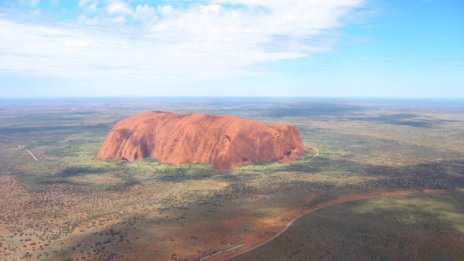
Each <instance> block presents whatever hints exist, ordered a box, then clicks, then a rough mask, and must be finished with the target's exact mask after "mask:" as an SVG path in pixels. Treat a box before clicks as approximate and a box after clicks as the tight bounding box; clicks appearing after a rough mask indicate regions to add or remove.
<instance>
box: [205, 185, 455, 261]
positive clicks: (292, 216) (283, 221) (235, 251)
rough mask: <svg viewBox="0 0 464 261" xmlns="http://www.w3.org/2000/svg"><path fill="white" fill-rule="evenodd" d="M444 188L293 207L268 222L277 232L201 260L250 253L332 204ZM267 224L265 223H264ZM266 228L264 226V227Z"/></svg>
mask: <svg viewBox="0 0 464 261" xmlns="http://www.w3.org/2000/svg"><path fill="white" fill-rule="evenodd" d="M457 190H459V191H462V190H463V189H457ZM443 191H444V190H433V189H427V190H421V191H417V190H401V191H382V192H370V193H357V194H351V195H344V196H340V197H338V198H335V199H332V200H329V201H326V202H322V203H319V204H317V205H313V206H310V207H306V208H300V209H293V210H289V211H287V212H284V213H282V214H281V215H280V216H279V217H276V218H274V220H275V221H276V222H275V224H268V225H269V226H272V227H275V226H276V225H277V226H280V229H278V230H277V232H275V233H273V234H271V235H270V236H269V235H267V236H263V234H262V233H254V234H250V235H248V236H246V237H245V238H244V239H243V240H242V241H241V242H240V244H241V245H243V247H240V248H232V249H230V250H231V251H221V252H222V253H219V254H212V255H210V256H207V257H203V258H201V260H205V261H219V260H229V259H231V258H233V257H237V256H239V255H242V254H244V253H248V252H250V251H253V250H255V249H257V248H259V247H261V246H263V245H265V244H267V243H269V242H271V241H272V240H274V239H276V238H277V237H279V236H280V235H282V234H283V233H284V232H285V231H287V230H288V229H289V228H290V226H291V225H292V224H293V223H294V222H295V221H296V220H298V219H299V218H301V217H303V216H305V215H307V214H310V213H313V212H316V211H318V210H320V209H323V208H326V207H330V206H335V205H339V204H343V203H347V202H353V201H358V200H365V199H373V198H377V197H385V196H401V195H403V196H404V195H409V194H412V193H417V192H423V193H436V192H443ZM311 197H313V195H311V194H310V195H308V198H311ZM263 225H265V224H263ZM263 229H264V228H263Z"/></svg>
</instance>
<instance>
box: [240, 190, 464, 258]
mask: <svg viewBox="0 0 464 261" xmlns="http://www.w3.org/2000/svg"><path fill="white" fill-rule="evenodd" d="M463 240H464V192H462V191H461V192H448V193H433V194H424V193H419V194H413V195H409V196H395V197H388V198H386V197H383V198H377V199H371V200H364V201H359V202H351V203H345V204H342V205H338V206H333V207H329V208H326V209H322V210H320V211H318V212H315V213H311V214H309V215H307V216H304V217H302V218H301V219H299V220H298V221H297V222H295V223H294V225H293V226H292V227H291V228H290V229H289V230H287V231H286V232H285V233H284V234H283V235H282V236H281V237H279V238H277V239H275V240H274V241H272V242H270V243H269V244H267V245H265V246H263V247H261V248H258V249H256V250H255V251H252V252H249V253H246V254H244V255H242V256H240V257H237V258H234V259H232V260H461V259H462V257H463V256H464V248H463V247H462V242H463Z"/></svg>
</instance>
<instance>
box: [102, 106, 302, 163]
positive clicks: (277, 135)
mask: <svg viewBox="0 0 464 261" xmlns="http://www.w3.org/2000/svg"><path fill="white" fill-rule="evenodd" d="M306 150H307V148H305V146H304V145H303V142H302V140H301V137H300V134H299V132H298V130H297V129H296V128H295V127H294V126H291V125H288V124H272V125H271V124H266V123H262V122H258V121H255V120H248V119H243V118H239V117H236V116H219V115H207V114H199V113H194V114H177V113H171V112H146V113H142V114H139V115H136V116H133V117H130V118H127V119H124V120H122V121H120V122H118V123H117V124H116V125H115V126H114V127H113V129H112V130H111V131H110V133H109V134H108V136H107V137H106V139H105V141H104V142H103V145H102V146H101V148H100V151H99V152H98V154H97V159H102V160H110V159H111V160H114V159H122V160H127V161H130V162H132V161H135V160H138V159H140V160H142V159H143V158H145V157H151V158H154V159H158V160H160V161H161V162H165V163H171V164H186V163H203V164H212V165H213V166H214V167H215V168H216V169H229V168H233V167H237V166H241V165H245V164H250V163H253V162H272V161H278V160H282V161H290V160H294V159H295V158H296V157H297V156H298V155H300V154H301V153H303V152H304V151H306Z"/></svg>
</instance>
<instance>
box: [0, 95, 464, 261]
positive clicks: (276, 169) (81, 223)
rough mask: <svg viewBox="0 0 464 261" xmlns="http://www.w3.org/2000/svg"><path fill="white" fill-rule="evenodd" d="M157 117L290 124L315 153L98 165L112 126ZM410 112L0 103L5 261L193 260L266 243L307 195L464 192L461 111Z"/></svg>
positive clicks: (345, 107)
mask: <svg viewBox="0 0 464 261" xmlns="http://www.w3.org/2000/svg"><path fill="white" fill-rule="evenodd" d="M270 108H272V109H270ZM149 110H169V111H178V112H193V111H195V112H205V113H221V114H237V115H242V116H247V117H253V118H255V119H258V120H264V121H266V122H288V123H291V124H295V125H297V127H298V128H299V130H300V132H301V134H302V136H303V138H304V140H305V142H306V144H307V146H309V147H313V148H317V150H318V152H319V156H317V157H315V155H316V150H311V151H309V152H308V153H307V154H305V155H302V157H301V158H299V159H298V160H296V161H294V162H291V163H279V162H276V163H270V164H253V165H248V166H242V167H240V168H237V169H234V170H231V171H227V172H217V171H215V170H213V169H212V168H211V167H210V166H207V165H200V164H198V165H170V164H164V163H161V162H159V161H157V160H152V159H145V160H144V161H137V162H134V163H127V162H124V161H99V160H95V159H94V156H95V155H96V153H97V151H98V148H99V146H100V144H101V142H102V141H103V139H104V137H105V135H106V133H107V132H108V130H109V129H110V128H111V127H112V126H113V125H114V123H115V122H116V121H118V120H120V119H122V118H125V117H127V116H129V115H134V114H136V113H139V112H141V111H149ZM415 110H416V111H412V112H411V111H409V112H408V109H407V108H403V107H400V106H396V107H395V106H382V105H379V104H377V105H375V106H372V105H363V104H356V105H350V104H341V105H340V104H328V103H317V104H311V102H309V103H308V102H306V101H300V102H291V103H272V102H271V103H269V102H259V103H256V102H253V101H250V103H249V104H243V103H230V104H228V103H225V104H217V103H214V104H200V103H190V104H186V103H175V104H174V103H162V102H156V103H148V102H146V103H117V104H116V103H115V104H111V103H109V104H104V105H96V104H90V103H87V104H73V105H54V106H35V105H27V104H26V105H22V106H17V107H2V106H0V151H1V152H2V153H0V209H2V211H1V212H0V244H1V245H0V259H6V260H11V259H20V258H21V257H24V259H31V260H67V259H70V258H83V257H85V258H86V259H118V258H120V259H126V260H127V259H132V260H137V259H139V260H144V259H150V258H152V257H153V256H154V255H156V256H159V259H160V260H169V259H172V260H185V259H188V260H193V259H195V258H198V257H200V256H203V255H207V254H209V253H212V252H214V251H216V250H218V249H227V248H228V247H230V246H234V245H236V244H237V243H240V242H242V241H243V239H244V238H245V237H247V236H250V235H259V236H262V238H266V237H269V235H270V234H272V232H273V231H277V230H278V229H279V228H280V227H281V226H283V225H285V218H282V217H281V216H282V213H286V212H288V211H292V210H294V209H296V208H301V207H304V206H306V205H307V204H308V202H309V201H308V198H310V199H311V200H310V202H311V203H316V202H323V201H326V200H328V199H331V198H334V197H338V196H341V195H346V194H351V193H363V192H370V191H379V190H398V189H402V190H404V189H414V190H421V189H428V188H434V189H452V188H455V187H460V186H464V174H463V171H462V170H463V169H464V160H463V158H464V141H462V139H460V137H463V136H464V110H463V111H462V112H460V111H459V110H457V109H456V107H453V110H452V111H451V112H450V111H449V110H447V109H446V108H442V109H440V110H436V108H433V109H430V108H428V107H423V108H417V107H416V108H415ZM405 111H406V112H405ZM435 111H437V112H435ZM25 149H28V150H30V151H31V152H32V153H33V154H34V155H35V156H36V157H37V159H38V161H35V160H34V159H33V158H32V157H31V156H30V155H29V153H28V152H27V151H26V150H25ZM408 200H411V202H413V201H412V199H408ZM453 200H456V199H454V198H453V199H451V200H450V201H453ZM378 203H379V204H380V203H382V202H378ZM382 204H384V203H382ZM385 204H386V205H388V204H389V203H388V202H385ZM357 210H358V211H360V212H359V213H356V215H367V214H363V213H361V210H362V208H361V206H359V208H357ZM437 211H438V212H443V213H445V210H443V209H441V210H437ZM387 214H388V213H387ZM450 215H452V214H450ZM355 219H356V218H354V217H353V222H355ZM446 222H448V223H450V222H451V221H450V220H446ZM395 224H396V223H395ZM395 224H391V225H392V226H393V225H395ZM340 226H341V225H340ZM327 233H329V232H327ZM334 233H335V232H334ZM329 234H330V233H329ZM449 235H450V234H444V236H449ZM356 240H358V238H356ZM285 247H287V246H286V245H285ZM337 247H339V248H341V249H343V248H344V247H345V246H344V245H338V246H337ZM393 249H394V250H395V251H396V250H397V248H393ZM295 251H296V250H295Z"/></svg>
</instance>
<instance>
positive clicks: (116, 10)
mask: <svg viewBox="0 0 464 261" xmlns="http://www.w3.org/2000/svg"><path fill="white" fill-rule="evenodd" d="M106 10H107V11H108V13H110V14H112V15H129V14H132V9H131V8H130V7H129V6H128V5H127V4H126V3H124V2H111V3H109V4H108V6H107V8H106Z"/></svg>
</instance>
